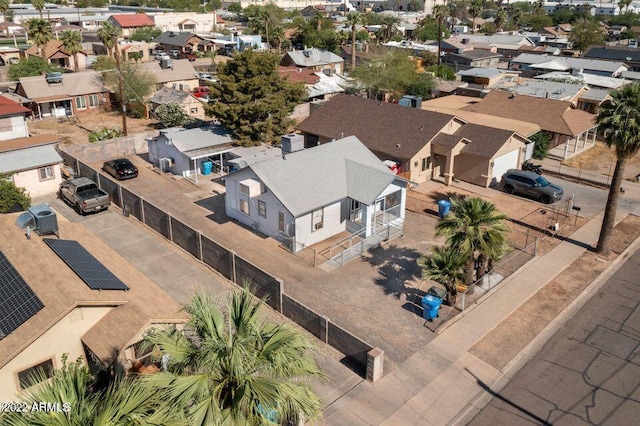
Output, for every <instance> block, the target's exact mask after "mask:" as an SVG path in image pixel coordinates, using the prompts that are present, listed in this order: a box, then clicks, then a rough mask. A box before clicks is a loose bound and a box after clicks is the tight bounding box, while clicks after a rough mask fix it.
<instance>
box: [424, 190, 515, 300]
mask: <svg viewBox="0 0 640 426" xmlns="http://www.w3.org/2000/svg"><path fill="white" fill-rule="evenodd" d="M506 218H507V217H506V216H505V215H504V214H502V213H500V212H498V211H497V210H496V206H495V205H494V204H493V203H491V202H489V201H486V200H483V199H482V198H479V197H466V198H463V199H459V198H453V199H452V200H451V211H450V213H449V214H448V215H446V216H445V217H444V218H442V219H441V220H440V221H439V222H438V224H437V225H436V235H438V236H444V237H446V239H447V242H448V243H449V245H450V246H451V247H453V248H454V249H456V250H458V251H460V252H461V253H462V254H463V255H464V256H465V258H466V262H467V264H466V266H465V274H466V278H465V284H466V285H468V286H469V287H470V291H473V289H472V288H471V286H472V285H473V272H474V264H475V259H476V254H478V253H485V254H492V253H495V252H497V251H498V248H504V247H505V246H506V245H507V232H508V228H507V225H506V222H505V220H506Z"/></svg>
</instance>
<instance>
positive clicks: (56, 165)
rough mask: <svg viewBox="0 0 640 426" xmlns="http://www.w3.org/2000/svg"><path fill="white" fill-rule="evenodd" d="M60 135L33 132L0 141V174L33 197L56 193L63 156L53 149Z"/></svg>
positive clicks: (58, 141) (60, 177)
mask: <svg viewBox="0 0 640 426" xmlns="http://www.w3.org/2000/svg"><path fill="white" fill-rule="evenodd" d="M58 143H60V138H59V137H58V136H56V135H36V136H33V137H30V138H18V139H12V140H8V141H2V142H0V175H6V176H9V177H8V178H9V179H11V180H12V181H13V183H14V184H15V185H16V186H17V187H20V188H25V189H26V190H27V193H28V194H29V195H30V196H31V197H32V198H33V197H39V196H41V195H47V194H53V193H55V192H56V191H57V190H58V189H59V187H60V183H61V182H62V174H61V172H60V165H61V164H62V157H60V154H58V151H56V145H57V144H58Z"/></svg>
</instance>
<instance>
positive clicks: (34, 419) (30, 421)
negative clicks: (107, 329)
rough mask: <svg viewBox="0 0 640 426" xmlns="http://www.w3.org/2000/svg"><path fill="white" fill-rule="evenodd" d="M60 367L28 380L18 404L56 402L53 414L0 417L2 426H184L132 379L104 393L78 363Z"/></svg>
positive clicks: (37, 412)
mask: <svg viewBox="0 0 640 426" xmlns="http://www.w3.org/2000/svg"><path fill="white" fill-rule="evenodd" d="M62 361H63V366H62V368H61V369H59V370H56V371H55V372H54V374H53V377H52V378H51V379H48V380H47V377H46V376H45V375H44V371H39V372H37V373H36V374H35V375H34V376H32V377H31V384H32V385H33V386H31V387H30V388H29V389H27V390H26V391H25V392H24V393H23V394H22V395H21V398H22V400H23V401H24V402H25V403H26V404H27V405H28V406H29V407H31V406H32V404H34V403H35V404H39V403H40V401H47V402H59V404H60V405H59V406H58V407H55V408H56V410H54V411H50V412H47V411H44V410H43V411H40V410H30V411H29V412H28V413H3V414H0V424H2V425H6V426H33V425H42V426H49V425H51V426H75V425H125V424H146V425H160V424H162V425H176V426H177V425H186V424H187V423H186V420H185V419H184V418H183V417H181V413H180V412H179V410H174V409H173V408H172V407H170V406H168V405H166V404H164V395H163V394H162V392H158V391H157V390H154V389H150V388H148V387H147V386H146V385H145V384H144V383H143V382H142V381H140V380H136V379H121V380H118V381H116V382H114V383H112V384H111V386H109V387H107V388H106V389H105V390H95V389H93V385H94V383H93V382H92V379H91V373H90V372H89V370H88V369H87V368H86V367H85V366H84V365H82V362H81V360H80V359H78V360H77V361H75V362H72V363H70V364H67V362H66V357H65V356H64V355H63V358H62Z"/></svg>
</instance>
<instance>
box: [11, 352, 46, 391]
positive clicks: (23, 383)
mask: <svg viewBox="0 0 640 426" xmlns="http://www.w3.org/2000/svg"><path fill="white" fill-rule="evenodd" d="M52 376H53V360H52V359H48V360H46V361H44V362H41V363H40V364H36V365H34V366H33V367H29V368H27V369H26V370H22V371H18V381H19V382H20V389H27V388H28V387H30V386H33V385H35V384H36V383H40V382H42V381H43V380H46V379H50V378H51V377H52Z"/></svg>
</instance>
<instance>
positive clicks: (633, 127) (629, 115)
mask: <svg viewBox="0 0 640 426" xmlns="http://www.w3.org/2000/svg"><path fill="white" fill-rule="evenodd" d="M609 93H610V95H611V100H610V101H609V102H606V103H604V104H602V105H600V107H599V109H598V114H597V116H596V122H597V123H598V126H599V127H600V129H601V130H602V131H603V134H604V141H605V143H606V144H607V145H608V146H609V147H613V148H614V149H615V151H616V167H615V170H614V171H613V177H612V179H611V187H610V188H609V197H608V198H607V205H606V207H605V210H604V219H603V221H602V228H601V229H600V237H599V238H598V246H597V249H596V250H597V251H598V252H599V253H605V254H606V253H607V252H608V251H609V247H608V246H609V239H610V238H611V232H612V231H613V225H614V221H615V217H616V211H617V209H618V197H619V196H620V188H621V187H622V179H623V177H624V169H625V165H626V163H627V160H628V159H630V158H632V157H633V156H634V155H636V154H637V153H638V150H639V149H640V83H633V84H628V85H626V86H623V87H621V88H620V89H617V90H614V91H611V92H609Z"/></svg>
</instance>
